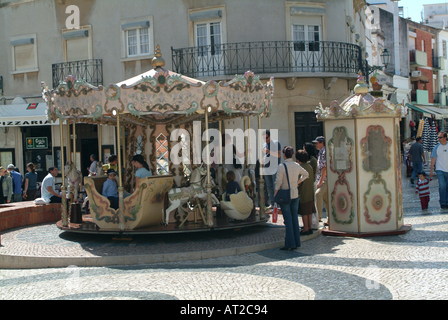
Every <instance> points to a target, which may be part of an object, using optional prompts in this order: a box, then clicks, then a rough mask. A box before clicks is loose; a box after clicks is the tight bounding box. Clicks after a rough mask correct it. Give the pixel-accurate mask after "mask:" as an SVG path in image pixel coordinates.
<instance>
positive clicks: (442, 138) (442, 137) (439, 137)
mask: <svg viewBox="0 0 448 320" xmlns="http://www.w3.org/2000/svg"><path fill="white" fill-rule="evenodd" d="M437 138H439V139H443V138H445V137H437Z"/></svg>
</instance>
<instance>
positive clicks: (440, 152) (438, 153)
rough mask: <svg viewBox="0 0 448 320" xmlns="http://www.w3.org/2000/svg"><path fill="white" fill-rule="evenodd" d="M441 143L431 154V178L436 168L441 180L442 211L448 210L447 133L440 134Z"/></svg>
mask: <svg viewBox="0 0 448 320" xmlns="http://www.w3.org/2000/svg"><path fill="white" fill-rule="evenodd" d="M439 142H440V143H439V144H438V145H436V146H435V147H434V149H433V150H432V153H431V171H430V174H429V177H430V178H432V177H433V170H434V166H435V168H436V174H437V178H438V180H439V196H440V200H439V202H440V207H441V208H442V209H448V143H447V133H446V132H443V131H441V132H439Z"/></svg>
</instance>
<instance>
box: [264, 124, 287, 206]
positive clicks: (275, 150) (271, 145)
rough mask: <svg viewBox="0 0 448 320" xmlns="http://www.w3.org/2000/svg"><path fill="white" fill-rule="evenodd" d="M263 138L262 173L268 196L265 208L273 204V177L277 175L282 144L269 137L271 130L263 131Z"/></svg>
mask: <svg viewBox="0 0 448 320" xmlns="http://www.w3.org/2000/svg"><path fill="white" fill-rule="evenodd" d="M263 139H264V140H265V141H266V142H265V143H264V144H263V149H262V150H263V174H264V180H265V181H266V187H267V189H268V197H269V202H270V205H269V207H267V209H268V210H269V209H271V208H272V207H273V206H274V191H275V190H274V187H275V179H276V177H277V169H278V166H279V165H280V163H281V161H282V146H281V144H280V142H278V141H277V140H272V139H271V131H270V130H266V131H265V132H263Z"/></svg>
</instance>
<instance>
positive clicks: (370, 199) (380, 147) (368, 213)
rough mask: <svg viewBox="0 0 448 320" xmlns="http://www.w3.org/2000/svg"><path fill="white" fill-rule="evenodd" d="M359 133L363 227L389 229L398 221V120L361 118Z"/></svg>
mask: <svg viewBox="0 0 448 320" xmlns="http://www.w3.org/2000/svg"><path fill="white" fill-rule="evenodd" d="M372 122H373V124H372ZM379 123H381V125H380V124H379ZM358 136H359V139H360V140H359V154H360V157H361V160H362V163H360V164H359V181H364V183H363V184H362V185H361V184H360V190H359V195H360V198H361V199H360V208H359V209H360V215H361V221H360V222H361V226H360V227H361V230H362V231H363V232H368V231H373V230H382V229H384V230H386V229H388V228H391V226H392V225H394V226H395V224H396V215H395V214H396V211H397V205H396V199H397V192H396V184H397V181H396V170H397V168H396V159H395V157H396V146H395V143H394V142H395V140H396V139H395V121H394V120H393V119H382V120H377V121H371V120H367V119H363V120H358ZM392 138H393V139H392Z"/></svg>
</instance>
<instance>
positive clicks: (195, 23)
mask: <svg viewBox="0 0 448 320" xmlns="http://www.w3.org/2000/svg"><path fill="white" fill-rule="evenodd" d="M365 8H366V2H365V1H364V0H331V1H330V0H318V1H285V0H275V1H272V0H258V1H254V0H240V1H233V0H210V1H200V0H182V1H179V0H164V1H162V0H160V1H159V0H157V1H144V0H133V1H124V0H91V1H81V0H18V1H4V0H0V28H1V29H2V30H3V31H2V32H0V55H1V56H2V57H5V58H4V59H2V60H1V61H0V76H2V79H3V81H2V83H3V96H1V99H2V100H1V102H0V103H3V104H4V105H0V109H3V110H10V111H11V110H16V111H17V110H19V109H18V105H19V104H17V103H13V102H14V99H16V98H21V99H23V101H21V103H20V105H24V106H25V105H26V108H25V110H28V111H29V109H28V105H31V104H33V103H37V104H38V106H39V107H45V106H44V104H43V100H42V97H41V94H40V89H41V81H44V82H45V83H47V84H49V83H52V84H53V87H56V86H57V85H58V83H59V81H62V80H64V79H65V77H66V76H68V75H73V76H75V77H76V78H78V79H80V78H83V79H86V80H87V82H89V83H92V84H94V85H104V86H105V85H108V84H110V83H118V82H120V81H122V80H124V79H127V78H130V77H134V76H137V75H139V74H141V73H143V72H145V71H148V70H149V69H151V68H152V65H151V61H152V58H153V57H154V52H155V47H156V45H160V48H161V51H162V54H163V57H164V59H165V61H166V67H165V68H166V69H169V70H172V71H174V72H178V73H181V74H183V75H186V76H189V77H193V78H197V79H199V80H216V81H222V80H229V79H231V78H233V77H234V75H235V74H244V73H245V72H246V71H248V70H251V71H253V72H255V74H256V75H258V76H260V79H261V80H262V81H267V80H268V79H269V78H270V77H275V95H274V108H273V111H272V115H271V117H269V118H266V119H263V120H262V127H263V128H270V129H278V132H279V133H278V140H279V141H280V142H281V144H282V145H283V146H285V145H291V146H293V147H294V148H302V146H303V143H305V142H308V141H311V140H313V139H314V138H315V137H316V136H318V135H321V134H322V133H323V124H322V123H320V122H317V120H316V116H315V114H314V110H315V108H316V106H317V105H318V104H319V103H322V105H324V106H328V105H330V104H331V102H332V101H334V100H338V101H339V102H341V101H342V100H343V99H344V98H346V97H347V96H349V95H350V93H351V90H352V89H353V87H354V85H355V84H356V79H357V75H358V72H359V71H363V70H364V69H363V68H364V65H365V64H364V59H365V51H366V41H365V39H364V35H365V28H366V15H365ZM24 19H27V23H26V24H25V23H23V20H24ZM23 102H24V103H23ZM10 113H11V117H12V118H14V117H16V118H17V119H19V118H20V117H21V116H23V113H22V114H17V113H16V114H14V112H13V111H11V112H10ZM224 122H225V123H223V125H224V128H226V129H234V128H241V127H243V125H242V120H232V121H224ZM255 122H256V121H253V123H252V124H251V126H252V128H254V129H258V124H257V123H255ZM18 124H20V123H19V122H18ZM0 125H1V123H0ZM30 125H31V124H30ZM82 126H84V127H80V130H77V132H76V133H77V134H76V135H77V139H76V141H77V142H76V150H78V152H79V151H80V150H83V152H84V153H86V154H88V153H91V152H92V153H94V152H95V149H94V148H92V149H87V146H91V145H95V144H97V143H95V139H96V141H97V140H98V136H97V133H96V129H95V126H91V125H82ZM2 127H3V128H6V129H3V130H0V141H7V142H6V145H5V146H4V147H3V148H2V146H0V152H2V154H3V153H4V152H9V153H8V154H9V156H8V155H6V153H5V155H4V157H5V159H6V158H8V157H10V158H12V159H11V161H15V162H16V163H15V164H16V165H18V166H19V168H20V169H21V170H22V169H23V170H24V168H25V165H26V162H28V161H30V162H36V161H37V159H38V158H39V159H40V161H41V168H42V170H45V169H46V168H48V167H49V164H51V163H52V164H56V163H57V154H58V150H60V145H61V141H60V137H59V135H58V134H57V130H55V129H54V127H55V126H52V125H51V123H35V127H33V129H32V130H31V129H27V128H25V126H23V125H22V126H17V127H14V128H8V126H6V125H2ZM64 130H72V129H70V127H69V126H65V129H64ZM39 137H46V138H47V141H48V143H47V145H46V147H47V148H46V149H44V150H43V149H42V150H39V152H37V151H32V150H28V149H26V146H27V141H28V140H29V139H30V138H39ZM101 139H102V142H101V144H100V145H102V146H103V147H104V148H105V150H104V151H103V154H107V150H108V151H109V152H110V153H114V152H116V136H115V129H114V128H113V127H105V128H103V130H102V138H101ZM66 143H67V142H66ZM73 147H74V146H72V147H71V149H72V150H73ZM58 148H59V149H58ZM5 150H6V151H5ZM59 152H60V151H59ZM74 156H78V157H80V161H79V163H80V167H81V168H84V167H86V164H88V163H87V162H88V160H82V159H81V157H84V156H83V155H74ZM8 159H9V158H8ZM5 161H6V162H8V161H9V160H5ZM44 161H45V162H44ZM2 165H3V161H2Z"/></svg>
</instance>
